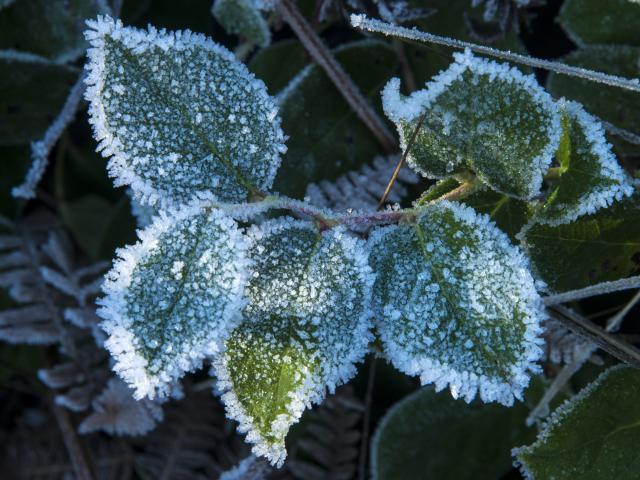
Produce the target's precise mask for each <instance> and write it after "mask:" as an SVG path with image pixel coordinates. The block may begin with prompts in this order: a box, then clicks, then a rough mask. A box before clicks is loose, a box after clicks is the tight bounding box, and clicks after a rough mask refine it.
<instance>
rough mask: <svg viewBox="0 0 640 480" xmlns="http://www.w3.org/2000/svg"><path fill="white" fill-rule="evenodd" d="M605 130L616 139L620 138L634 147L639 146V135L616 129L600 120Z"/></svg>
mask: <svg viewBox="0 0 640 480" xmlns="http://www.w3.org/2000/svg"><path fill="white" fill-rule="evenodd" d="M600 121H601V122H602V125H603V126H604V128H605V130H606V131H607V132H609V133H611V134H612V135H615V136H616V137H620V138H621V139H623V140H624V141H626V142H629V143H633V144H634V145H640V135H638V134H637V133H633V132H630V131H629V130H625V129H624V128H620V127H616V126H615V125H614V124H612V123H609V122H605V121H604V120H602V119H601V120H600Z"/></svg>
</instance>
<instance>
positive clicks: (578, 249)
mask: <svg viewBox="0 0 640 480" xmlns="http://www.w3.org/2000/svg"><path fill="white" fill-rule="evenodd" d="M522 245H523V247H524V248H525V250H526V252H527V253H528V255H529V257H530V258H531V263H532V267H533V269H534V271H535V273H536V274H537V276H539V277H540V278H541V279H542V280H544V282H545V283H547V285H548V287H549V289H550V290H551V291H554V292H564V291H567V290H573V289H576V288H583V287H587V286H589V285H593V284H596V283H599V282H604V281H608V280H616V279H619V278H623V277H626V276H628V275H630V274H632V273H635V272H637V271H638V269H639V268H640V198H639V196H638V194H634V195H633V196H632V197H630V198H626V199H624V200H622V201H620V202H616V203H615V204H613V206H611V207H609V208H607V209H601V210H598V211H597V212H595V213H594V214H591V215H586V216H583V217H580V218H579V219H577V220H575V221H573V222H571V223H569V224H565V225H559V226H550V225H534V226H532V227H531V228H530V229H528V230H527V231H526V233H525V235H524V237H523V238H522Z"/></svg>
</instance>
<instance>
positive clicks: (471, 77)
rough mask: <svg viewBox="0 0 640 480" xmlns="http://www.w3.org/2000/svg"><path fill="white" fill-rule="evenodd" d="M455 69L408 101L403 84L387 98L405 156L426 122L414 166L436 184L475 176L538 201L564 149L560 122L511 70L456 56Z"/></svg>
mask: <svg viewBox="0 0 640 480" xmlns="http://www.w3.org/2000/svg"><path fill="white" fill-rule="evenodd" d="M454 58H455V60H456V61H455V62H454V63H453V64H451V66H450V67H449V68H448V69H447V70H445V71H444V72H441V73H440V74H438V75H437V76H436V77H434V78H433V80H432V81H431V82H429V83H427V85H426V88H425V89H423V90H419V91H417V92H413V93H412V94H411V95H409V96H408V97H403V96H402V95H401V94H400V80H399V79H392V80H391V81H390V82H389V83H388V84H387V86H386V87H385V88H384V91H383V93H382V97H383V104H384V108H385V113H386V114H387V116H388V117H389V118H390V119H391V120H392V121H393V122H394V123H395V124H396V126H397V128H398V133H399V134H400V141H401V144H402V148H403V149H405V148H406V147H407V142H408V139H409V138H410V137H411V135H412V133H413V131H414V129H415V127H416V124H417V122H418V121H419V119H420V117H421V116H422V115H425V120H424V123H423V125H422V127H421V128H420V131H419V132H418V135H417V137H416V141H415V143H414V145H413V146H412V148H411V150H410V152H409V155H408V157H407V161H408V163H409V165H411V166H412V167H413V168H414V169H416V170H417V171H418V172H420V173H421V174H423V175H424V176H427V177H429V178H442V177H446V176H449V175H452V174H455V173H458V172H462V171H464V170H467V169H472V170H474V171H475V173H476V174H477V176H478V178H480V179H481V180H482V181H483V182H485V183H486V184H488V185H489V186H491V187H492V188H493V189H495V190H498V191H499V192H503V193H505V194H508V195H510V196H514V197H517V198H525V199H529V198H532V197H534V196H536V195H537V194H538V193H539V191H540V188H541V186H542V177H543V174H544V173H545V172H546V170H547V168H548V167H549V165H550V163H551V160H552V159H553V154H554V153H555V151H556V149H557V148H558V144H559V141H560V133H561V128H560V114H559V111H558V107H557V106H556V105H555V104H554V102H553V101H552V99H551V97H550V96H549V94H547V93H546V92H545V91H544V90H543V89H542V87H540V85H538V84H537V83H536V81H535V79H534V77H533V76H525V75H523V74H522V73H521V72H520V71H519V70H517V69H515V68H510V67H508V66H507V65H504V64H498V63H495V62H492V61H489V60H484V59H481V58H478V57H474V56H473V55H471V53H470V52H468V51H467V52H465V53H464V54H462V53H457V54H455V55H454Z"/></svg>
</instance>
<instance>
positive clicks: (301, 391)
mask: <svg viewBox="0 0 640 480" xmlns="http://www.w3.org/2000/svg"><path fill="white" fill-rule="evenodd" d="M249 238H250V242H251V243H250V246H249V251H248V255H249V257H250V258H251V260H252V261H253V262H254V270H253V275H252V277H251V280H250V282H249V286H248V287H247V295H248V297H249V303H248V304H247V306H246V307H245V308H244V311H243V317H244V320H243V323H242V324H241V325H240V326H239V327H238V328H237V329H236V330H235V331H234V332H233V333H232V334H231V337H230V338H229V340H228V341H227V342H226V350H225V352H224V353H223V355H221V356H220V358H219V359H218V360H216V361H215V363H214V371H215V374H216V376H217V378H218V388H219V389H220V390H221V391H222V392H224V393H223V395H222V399H223V401H224V403H225V405H226V409H227V414H228V415H229V416H230V417H231V418H233V419H235V420H237V421H238V422H240V427H239V428H240V431H241V432H247V441H249V442H251V443H253V444H254V447H253V452H254V453H255V454H256V455H261V456H265V457H267V458H268V459H269V460H270V461H271V463H273V464H276V465H282V463H283V462H284V459H285V456H286V450H285V436H286V434H287V432H288V430H289V427H290V426H291V425H292V424H294V423H296V422H297V421H298V420H299V418H300V416H301V415H302V412H303V411H304V409H305V408H308V407H309V406H310V405H311V404H312V403H318V402H320V401H321V400H322V399H323V398H324V396H325V391H326V390H329V392H333V391H334V389H335V387H336V386H337V385H339V384H341V383H343V382H346V381H347V380H349V379H350V378H351V377H352V376H353V375H354V374H355V366H354V363H355V362H357V361H360V360H361V359H362V358H363V357H364V355H365V353H366V351H367V346H368V343H369V341H370V340H371V339H372V335H371V333H370V331H369V329H370V318H371V312H370V308H369V302H370V296H371V287H372V285H373V279H374V278H373V274H372V272H371V269H370V267H369V265H368V263H367V257H366V251H365V248H364V245H363V244H362V242H361V241H360V240H358V239H355V238H353V237H350V236H348V235H347V234H346V233H345V232H344V231H343V230H340V229H332V230H330V231H326V232H323V233H319V232H318V231H317V229H316V228H315V227H314V225H313V224H311V223H308V222H303V221H298V220H292V219H289V218H285V219H276V220H272V221H268V222H266V223H264V224H262V225H260V226H257V227H253V228H252V229H251V230H250V231H249Z"/></svg>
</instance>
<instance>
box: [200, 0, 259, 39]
mask: <svg viewBox="0 0 640 480" xmlns="http://www.w3.org/2000/svg"><path fill="white" fill-rule="evenodd" d="M211 13H212V14H213V16H214V17H215V19H216V20H217V21H218V23H219V24H220V25H222V27H223V28H224V29H225V31H226V32H227V33H229V34H231V35H239V36H240V37H242V38H243V39H245V40H248V41H251V42H253V43H255V44H256V45H259V46H261V47H266V46H267V45H269V43H270V42H271V31H270V30H269V25H268V24H267V21H266V20H265V19H264V18H263V17H262V14H261V13H260V11H259V10H258V9H257V8H256V5H255V2H253V0H215V2H214V4H213V7H212V8H211Z"/></svg>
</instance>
